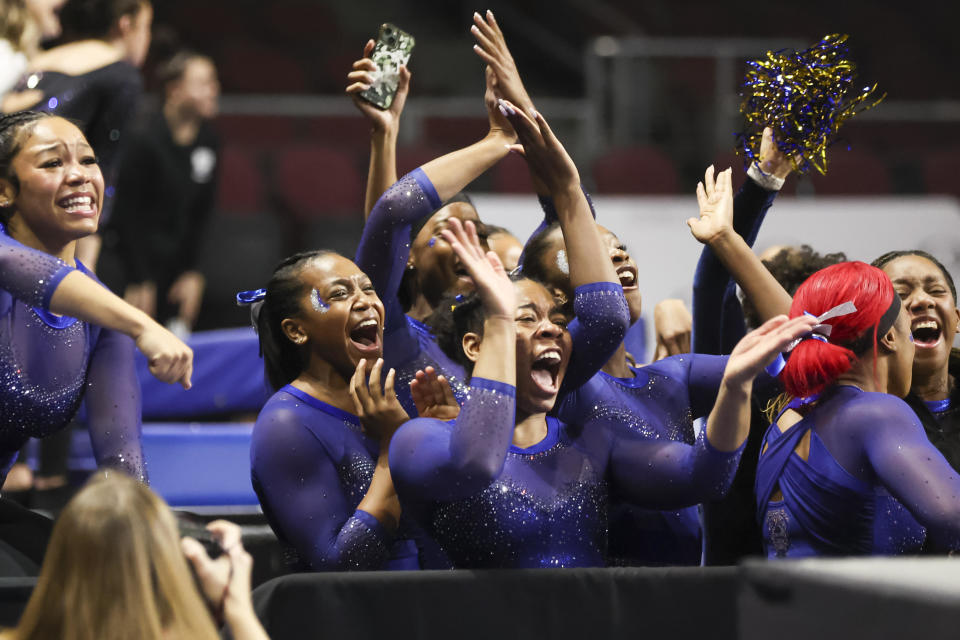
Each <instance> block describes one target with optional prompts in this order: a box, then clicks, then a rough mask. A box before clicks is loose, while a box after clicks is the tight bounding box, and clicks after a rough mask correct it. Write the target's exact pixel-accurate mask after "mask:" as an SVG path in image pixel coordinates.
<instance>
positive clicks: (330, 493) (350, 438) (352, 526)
mask: <svg viewBox="0 0 960 640" xmlns="http://www.w3.org/2000/svg"><path fill="white" fill-rule="evenodd" d="M298 400H300V401H299V402H298ZM341 413H343V412H341ZM343 415H344V416H345V417H346V419H343V418H341V419H338V418H337V417H336V416H333V415H330V414H328V413H324V412H321V411H317V410H316V409H314V408H313V407H311V406H309V405H308V404H307V403H306V402H303V401H302V399H298V398H296V397H294V396H292V395H290V394H288V393H286V392H285V391H282V390H281V391H279V392H278V393H277V394H275V395H274V396H273V398H271V400H270V401H269V402H268V403H267V405H266V406H265V407H264V409H263V410H262V411H261V412H260V415H259V416H258V417H257V422H256V426H255V427H254V431H253V439H252V442H251V447H250V462H251V467H252V470H251V475H252V480H253V483H254V488H255V489H256V490H257V494H258V496H259V497H260V502H261V505H262V506H263V510H264V513H265V514H266V515H267V517H268V519H269V520H270V523H271V525H273V526H274V528H275V529H277V530H278V531H277V533H278V535H279V536H280V537H281V538H283V539H285V541H286V542H288V543H289V544H291V545H293V547H294V548H295V549H296V550H297V552H298V554H299V556H300V558H301V560H302V561H304V562H305V563H306V564H307V565H309V566H310V567H311V568H312V569H315V570H328V571H329V570H346V569H350V570H369V569H379V568H381V567H382V566H383V564H384V562H385V561H386V560H387V558H388V556H389V553H390V543H391V542H392V537H393V536H392V534H391V533H390V532H388V531H387V529H386V528H385V527H384V526H383V525H382V524H381V523H380V522H379V521H378V520H377V519H376V518H374V517H373V516H372V515H370V514H369V513H367V512H366V511H362V510H360V509H357V505H358V504H359V503H360V500H361V499H362V498H363V495H365V494H366V491H367V489H368V488H369V484H370V478H371V477H372V473H373V465H374V462H373V459H372V458H371V456H370V453H369V451H367V450H366V449H365V448H364V447H363V446H362V444H360V443H361V442H362V436H359V435H357V434H356V433H352V432H351V431H352V430H351V425H349V424H346V423H347V422H349V418H353V417H352V416H348V414H345V413H344V414H343ZM353 419H354V420H355V418H353ZM351 424H352V423H351ZM353 426H355V427H356V428H357V429H359V424H358V423H357V424H356V425H353Z"/></svg>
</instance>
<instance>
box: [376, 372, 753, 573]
mask: <svg viewBox="0 0 960 640" xmlns="http://www.w3.org/2000/svg"><path fill="white" fill-rule="evenodd" d="M514 393H515V391H514V388H513V387H511V386H509V385H505V384H503V383H499V382H493V381H490V380H484V379H481V378H474V379H473V380H472V381H471V385H470V394H469V398H468V399H467V402H466V403H465V404H464V406H463V409H462V410H461V412H460V415H459V416H458V417H457V419H456V421H453V422H450V423H447V422H441V421H438V420H431V419H427V418H418V419H416V420H411V421H410V422H408V423H406V424H405V425H404V426H403V427H401V428H400V430H399V431H398V432H397V434H396V435H395V436H394V438H393V441H392V443H391V446H390V469H391V472H392V474H393V479H394V484H395V485H396V487H397V492H398V493H399V495H400V497H401V500H402V501H403V503H404V505H405V507H406V508H408V509H409V511H410V512H411V513H412V514H413V515H414V517H416V518H418V520H419V521H420V522H421V524H423V525H424V526H425V528H426V529H427V531H428V533H429V534H430V535H431V536H432V537H433V539H434V540H436V541H437V543H439V545H440V546H441V547H442V548H443V549H444V551H445V552H446V554H447V556H448V557H449V559H450V561H451V562H452V563H453V565H454V566H456V567H459V568H527V567H589V566H602V565H604V564H605V562H606V546H607V539H606V538H607V502H608V487H609V488H610V490H612V491H615V492H617V493H618V494H620V495H623V496H626V497H628V498H629V499H630V500H632V501H634V502H636V503H640V504H643V505H644V506H647V507H651V508H676V507H681V506H686V505H689V504H694V503H696V502H699V501H700V500H703V499H705V498H708V497H711V496H714V495H720V494H722V493H723V491H724V490H725V489H726V486H727V484H728V482H729V480H730V479H731V478H732V477H733V472H734V471H735V470H736V465H737V462H738V459H739V455H740V453H739V451H736V452H731V453H723V452H719V451H717V450H715V449H713V447H711V446H710V445H709V443H707V442H706V439H705V438H704V437H700V438H698V439H697V441H696V443H695V444H694V445H692V446H691V445H687V444H683V443H678V442H671V441H667V440H651V439H650V438H647V437H640V436H638V435H637V434H635V433H633V432H631V431H630V430H629V429H626V428H624V427H623V425H622V424H620V422H619V421H617V420H605V419H598V420H595V421H593V422H591V423H588V424H585V425H582V426H581V425H572V424H567V423H564V422H561V421H560V420H558V419H556V418H554V417H548V418H547V436H546V438H544V439H543V440H542V441H541V442H539V443H537V444H536V445H534V446H532V447H529V448H526V449H521V448H518V447H515V446H513V445H511V444H510V440H511V438H512V436H513V428H514V423H515V399H514Z"/></svg>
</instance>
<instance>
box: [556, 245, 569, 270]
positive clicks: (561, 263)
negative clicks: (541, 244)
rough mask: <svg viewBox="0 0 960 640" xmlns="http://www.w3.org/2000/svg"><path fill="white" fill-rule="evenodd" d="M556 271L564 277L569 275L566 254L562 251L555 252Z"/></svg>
mask: <svg viewBox="0 0 960 640" xmlns="http://www.w3.org/2000/svg"><path fill="white" fill-rule="evenodd" d="M557 269H560V271H562V272H563V274H564V275H570V264H569V263H568V262H567V252H566V251H564V250H563V249H560V251H557Z"/></svg>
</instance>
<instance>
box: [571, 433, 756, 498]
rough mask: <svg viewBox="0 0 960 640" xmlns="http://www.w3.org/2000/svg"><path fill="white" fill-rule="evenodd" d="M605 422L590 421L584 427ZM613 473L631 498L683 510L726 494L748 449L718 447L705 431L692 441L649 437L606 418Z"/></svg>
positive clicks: (620, 487)
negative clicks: (743, 454)
mask: <svg viewBox="0 0 960 640" xmlns="http://www.w3.org/2000/svg"><path fill="white" fill-rule="evenodd" d="M597 426H600V425H591V424H587V425H586V427H585V429H590V428H594V427H597ZM603 426H605V427H606V428H607V429H609V430H610V432H611V434H612V437H611V440H610V477H611V481H612V482H613V483H614V485H615V487H616V489H617V491H618V492H620V493H621V494H622V495H623V496H624V497H625V498H626V499H627V500H628V501H630V502H634V503H636V504H637V505H639V506H642V507H646V508H649V509H661V510H662V509H679V508H681V507H688V506H690V505H694V504H697V503H699V502H704V501H705V500H717V499H719V498H721V497H723V495H724V494H725V493H726V492H727V490H729V488H730V484H731V483H732V482H733V477H734V475H736V472H737V465H738V464H739V463H740V455H741V454H742V453H743V446H742V445H741V446H740V448H738V449H737V450H735V451H730V452H724V451H719V450H717V449H715V448H714V447H713V446H712V445H711V444H710V442H709V441H708V440H707V437H706V435H705V431H706V430H701V431H700V435H699V436H698V437H697V440H696V442H695V443H694V444H693V445H688V444H684V443H682V442H675V441H672V440H666V439H656V440H655V439H650V438H647V437H645V436H643V435H641V434H638V433H636V432H634V431H631V430H629V429H626V428H624V427H623V425H619V424H613V423H611V422H610V421H606V424H605V425H603Z"/></svg>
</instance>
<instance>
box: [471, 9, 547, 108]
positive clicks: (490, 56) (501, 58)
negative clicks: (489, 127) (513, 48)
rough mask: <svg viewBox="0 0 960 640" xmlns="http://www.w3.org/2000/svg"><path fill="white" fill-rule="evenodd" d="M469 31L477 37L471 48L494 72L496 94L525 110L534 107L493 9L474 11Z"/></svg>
mask: <svg viewBox="0 0 960 640" xmlns="http://www.w3.org/2000/svg"><path fill="white" fill-rule="evenodd" d="M470 33H472V34H473V37H474V38H476V40H477V44H475V45H473V50H474V51H476V52H477V55H478V56H480V57H481V58H482V59H483V61H484V62H486V63H487V65H488V68H489V69H490V70H491V71H492V72H493V73H494V74H495V75H496V80H497V87H498V89H499V91H500V94H501V95H500V96H499V97H501V98H506V99H507V100H509V101H510V102H512V103H513V104H515V105H518V106H520V107H522V108H523V109H524V110H525V111H528V112H529V111H530V110H531V109H533V102H532V101H531V100H530V96H529V95H528V94H527V90H526V88H525V87H524V86H523V81H522V80H521V79H520V72H519V71H517V64H516V63H515V62H514V61H513V56H512V55H510V49H508V48H507V42H506V40H505V39H504V37H503V32H502V31H500V25H498V24H497V20H496V18H494V17H493V12H492V11H489V10H488V11H487V13H486V15H485V16H481V15H480V14H479V13H474V14H473V26H472V27H470Z"/></svg>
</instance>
